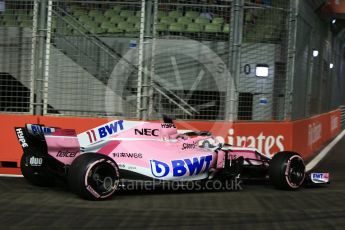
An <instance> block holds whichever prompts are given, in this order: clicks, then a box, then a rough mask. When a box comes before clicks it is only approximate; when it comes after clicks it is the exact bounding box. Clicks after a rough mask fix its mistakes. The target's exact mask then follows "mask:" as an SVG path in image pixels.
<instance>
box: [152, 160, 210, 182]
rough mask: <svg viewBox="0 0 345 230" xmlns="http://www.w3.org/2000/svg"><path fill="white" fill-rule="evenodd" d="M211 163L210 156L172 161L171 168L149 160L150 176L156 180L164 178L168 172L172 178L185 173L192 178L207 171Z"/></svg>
mask: <svg viewBox="0 0 345 230" xmlns="http://www.w3.org/2000/svg"><path fill="white" fill-rule="evenodd" d="M211 161H212V155H209V156H202V157H194V158H193V159H183V160H172V161H171V166H169V165H168V164H167V163H165V162H161V161H157V160H151V161H150V165H151V172H152V175H153V176H155V177H157V178H162V177H165V176H167V175H168V174H169V173H170V172H172V174H173V176H174V177H182V176H185V175H186V174H187V173H188V175H190V176H192V175H197V174H199V173H202V172H205V171H207V170H208V169H209V168H210V164H211Z"/></svg>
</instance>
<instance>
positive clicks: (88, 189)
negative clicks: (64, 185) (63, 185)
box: [68, 153, 120, 200]
mask: <svg viewBox="0 0 345 230" xmlns="http://www.w3.org/2000/svg"><path fill="white" fill-rule="evenodd" d="M119 178H120V174H119V167H118V166H117V164H116V163H115V162H114V161H113V160H112V159H111V158H109V157H108V156H106V155H103V154H97V153H84V154H82V155H80V156H79V157H77V158H76V159H75V160H74V161H73V162H72V165H71V167H70V169H69V172H68V183H69V185H70V188H71V189H72V191H73V192H74V193H76V194H77V195H78V196H80V197H81V198H83V199H87V200H104V199H107V198H109V197H111V196H112V195H113V193H114V192H115V191H116V190H117V189H118V187H119Z"/></svg>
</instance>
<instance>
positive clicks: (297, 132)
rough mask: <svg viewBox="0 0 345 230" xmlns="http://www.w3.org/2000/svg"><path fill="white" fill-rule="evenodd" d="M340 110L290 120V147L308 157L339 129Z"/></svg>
mask: <svg viewBox="0 0 345 230" xmlns="http://www.w3.org/2000/svg"><path fill="white" fill-rule="evenodd" d="M340 116H341V113H340V110H335V111H332V112H329V113H325V114H321V115H318V116H315V117H311V118H309V119H304V120H300V121H295V122H292V126H293V133H292V138H293V139H292V149H293V150H294V151H296V152H300V153H303V156H304V157H305V158H309V157H311V156H312V154H313V153H315V152H316V151H318V150H319V149H320V148H321V147H322V146H323V145H324V144H325V143H326V142H328V141H329V140H330V139H331V138H333V137H334V136H335V135H337V134H338V133H339V132H340V130H341V124H340Z"/></svg>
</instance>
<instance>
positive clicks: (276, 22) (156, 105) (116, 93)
mask: <svg viewBox="0 0 345 230" xmlns="http://www.w3.org/2000/svg"><path fill="white" fill-rule="evenodd" d="M295 10H296V9H295V8H294V1H291V3H290V1H282V0H262V1H249V0H248V1H247V0H211V1H196V0H183V1H182V0H178V1H177V0H145V1H144V0H142V1H140V0H127V1H76V0H59V1H53V0H49V1H37V0H36V1H35V0H31V1H29V0H26V1H24V0H8V1H6V2H1V1H0V87H1V91H0V92H1V93H0V111H2V112H20V113H28V114H45V115H73V116H102V117H103V116H111V117H114V116H119V117H127V118H139V119H158V118H160V117H161V114H168V115H170V116H173V117H175V118H177V119H193V120H195V119H196V120H255V121H270V120H284V119H298V118H303V117H307V116H310V115H313V114H316V113H320V112H322V111H327V109H326V107H327V106H326V104H327V101H326V100H328V99H329V97H327V92H328V91H329V89H331V88H332V87H330V85H329V84H332V82H330V81H328V80H325V79H326V78H325V76H328V74H329V73H328V72H329V68H327V64H328V62H327V58H326V57H325V56H327V55H328V54H327V52H328V51H327V49H326V48H325V49H323V51H322V50H320V53H321V55H322V56H323V59H322V60H321V59H320V60H316V59H312V58H311V57H310V52H312V51H313V49H314V48H315V47H319V46H323V45H322V44H327V42H325V39H324V38H325V37H327V31H326V30H325V29H324V28H325V27H323V29H320V30H318V29H317V28H316V29H315V26H313V25H310V24H308V20H305V21H303V20H301V19H297V16H296V14H295V12H296V11H295ZM302 14H303V15H304V18H307V16H305V15H309V14H312V13H310V12H309V13H308V12H304V11H303V12H302ZM302 19H303V17H302ZM309 21H310V20H309ZM314 21H315V20H314ZM296 22H297V23H296ZM295 30H296V31H297V32H296V33H298V34H300V35H298V36H299V37H294V33H295V32H294V31H295ZM318 32H322V34H323V35H322V36H320V39H318V40H313V39H311V37H313V34H314V35H315V34H316V33H318ZM301 36H302V37H301ZM320 44H321V45H320ZM308 55H309V56H308ZM311 63H312V65H310V64H311ZM308 66H312V67H310V68H309V67H308ZM320 66H324V67H322V68H321V67H320ZM325 66H326V67H325ZM320 68H321V69H320ZM322 71H324V72H322ZM324 82H328V83H327V84H323V83H324ZM327 87H328V88H327ZM304 88H305V89H307V90H303V89H304ZM320 88H322V90H321V91H322V92H321V94H322V95H324V98H321V97H320V93H319V90H318V89H320ZM333 88H334V87H333ZM327 98H328V99H327Z"/></svg>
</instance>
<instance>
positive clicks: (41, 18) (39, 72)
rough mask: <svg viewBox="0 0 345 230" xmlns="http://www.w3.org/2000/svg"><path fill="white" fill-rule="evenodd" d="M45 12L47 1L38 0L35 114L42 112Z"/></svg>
mask: <svg viewBox="0 0 345 230" xmlns="http://www.w3.org/2000/svg"><path fill="white" fill-rule="evenodd" d="M46 13H47V1H45V0H41V1H39V13H38V30H37V33H38V36H37V37H38V47H37V50H38V53H37V56H36V57H35V58H36V63H38V65H37V69H36V71H35V86H36V87H35V93H36V100H35V103H34V105H35V110H34V114H35V115H42V114H43V87H44V84H43V81H44V72H45V35H46V33H45V32H46V15H47V14H46Z"/></svg>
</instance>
